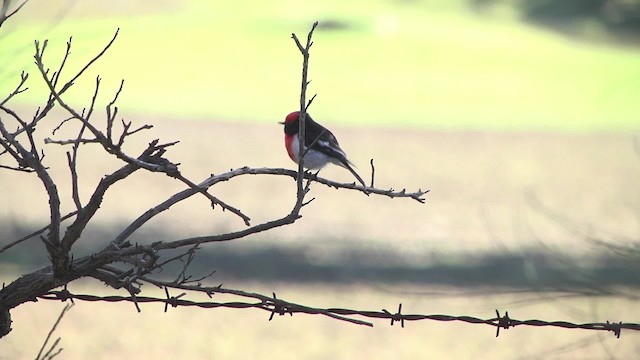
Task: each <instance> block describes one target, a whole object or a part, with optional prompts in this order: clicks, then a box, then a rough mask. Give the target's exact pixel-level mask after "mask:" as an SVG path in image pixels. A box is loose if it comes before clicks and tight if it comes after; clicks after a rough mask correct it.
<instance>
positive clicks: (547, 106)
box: [0, 0, 640, 359]
mask: <svg viewBox="0 0 640 360" xmlns="http://www.w3.org/2000/svg"><path fill="white" fill-rule="evenodd" d="M485 3H486V4H485ZM547 3H549V4H551V3H552V2H547ZM566 3H575V2H571V1H567V2H566ZM610 3H611V4H613V5H608V6H609V8H610V7H611V6H614V5H615V3H617V2H610ZM629 3H632V2H629ZM531 4H532V3H531V2H528V1H521V2H518V1H489V2H482V1H461V0H456V1H440V0H433V1H426V0H425V1H370V2H365V1H351V2H339V1H324V2H309V3H305V4H299V3H296V2H292V1H287V0H283V1H272V2H264V3H263V2H257V1H236V2H220V1H171V2H170V1H153V2H151V1H146V2H145V1H139V2H135V3H130V2H125V1H115V2H103V1H83V2H80V1H59V2H47V1H31V2H29V4H27V5H26V7H25V8H24V9H23V11H22V12H21V13H19V14H18V15H16V17H15V18H13V19H11V21H10V22H8V23H7V24H6V25H5V26H3V28H2V31H0V33H1V36H2V37H0V49H1V50H0V64H2V65H3V66H2V67H0V92H1V93H7V92H9V91H11V90H12V89H13V87H14V86H15V85H16V80H17V79H18V74H19V72H20V71H21V70H22V69H26V70H28V71H29V72H30V73H31V77H30V80H29V84H28V85H29V87H30V90H29V92H27V93H26V94H24V95H22V96H21V97H18V99H17V101H16V102H15V103H14V104H16V105H17V106H18V107H19V109H20V110H21V112H22V113H23V114H25V116H28V115H29V114H32V113H33V111H34V110H35V106H39V105H42V103H43V95H42V94H44V92H43V88H42V84H41V81H39V79H38V76H37V72H36V70H35V69H34V67H33V65H32V62H33V61H32V55H33V40H34V39H44V38H48V39H49V45H48V50H47V52H48V55H49V56H50V57H49V59H50V60H49V61H50V64H51V66H52V67H54V64H55V60H56V59H59V56H60V55H61V54H62V51H63V50H64V47H65V42H66V41H67V40H68V37H69V36H71V35H73V37H74V38H73V44H74V45H73V46H74V47H73V51H72V58H71V59H70V65H71V67H69V69H71V68H72V67H73V66H74V65H76V66H77V65H78V64H83V62H86V60H88V59H89V58H90V57H91V56H93V55H94V54H95V53H96V52H97V51H99V49H101V48H102V46H103V45H104V44H105V43H106V42H107V41H108V40H109V39H110V37H111V36H112V35H113V33H114V31H115V29H116V28H120V29H121V30H120V35H119V37H118V40H117V41H116V43H115V45H114V46H113V47H112V48H111V49H110V50H109V52H108V53H107V55H106V57H105V58H104V59H102V60H101V62H100V63H99V64H97V66H96V68H95V70H92V71H90V72H89V73H88V74H87V76H86V77H85V78H84V80H82V81H80V82H79V83H78V86H77V87H76V89H75V90H74V91H73V92H70V93H69V97H68V99H69V101H70V102H71V103H72V104H73V105H75V106H78V107H82V106H86V105H87V104H88V102H89V100H90V96H91V95H92V92H93V84H94V83H95V75H96V74H100V76H101V77H102V78H103V85H105V88H104V89H103V91H104V92H103V93H102V95H101V97H100V98H99V102H100V103H101V104H104V103H105V102H108V101H110V99H111V97H112V95H113V91H115V89H117V86H118V85H119V81H120V79H122V78H124V79H125V90H124V92H123V93H122V95H121V98H120V99H121V100H120V104H121V108H120V111H121V114H122V115H123V116H124V117H125V118H126V119H127V120H133V121H134V123H136V124H139V125H142V124H144V123H151V124H153V125H154V126H155V127H154V129H152V130H150V131H149V132H147V133H146V134H145V133H142V134H139V135H138V136H136V137H135V141H132V143H130V144H129V145H128V148H127V149H126V150H127V151H128V152H130V153H134V154H135V153H137V152H139V151H140V149H142V147H143V146H144V145H145V144H146V143H147V142H148V141H149V140H151V139H154V138H160V139H161V140H163V141H171V140H180V141H181V143H180V144H178V145H177V146H176V147H175V148H174V149H172V150H171V151H170V152H169V154H168V156H169V157H170V158H171V159H173V160H175V161H177V162H180V163H182V165H181V171H182V172H183V173H184V174H185V175H186V176H188V177H190V178H192V179H196V180H198V179H204V178H206V177H207V176H208V175H209V174H211V173H221V172H224V171H226V170H228V169H229V168H237V167H240V166H245V165H247V166H253V167H262V166H270V167H292V163H290V161H289V159H288V158H287V157H286V154H285V152H284V149H283V146H282V129H281V127H280V126H279V125H277V124H276V122H277V121H281V120H282V118H283V116H284V115H286V114H287V113H288V112H289V111H292V110H294V109H295V108H296V107H297V106H298V96H299V76H300V62H301V59H300V55H299V53H298V52H297V49H296V48H295V45H294V44H293V41H292V40H291V39H290V35H291V32H296V33H297V34H298V35H304V34H306V31H307V30H308V28H309V26H310V24H311V23H312V22H313V21H314V20H319V21H320V24H321V26H320V28H319V29H318V32H317V33H316V36H315V37H314V39H315V45H314V46H313V48H312V57H311V69H310V76H311V80H312V83H311V86H310V92H311V93H312V94H313V93H318V97H317V98H316V100H315V102H314V104H313V105H312V108H311V113H312V114H313V115H314V117H315V118H316V119H318V120H319V121H321V122H322V123H324V124H329V125H330V126H331V129H332V130H333V132H334V133H335V134H336V135H337V137H338V138H339V139H340V142H341V144H342V145H343V148H344V149H345V150H346V151H347V153H348V154H349V156H350V158H351V160H352V161H353V162H354V163H355V164H356V165H357V166H358V169H359V171H360V172H361V173H363V175H364V174H366V176H364V177H365V178H367V177H368V174H369V167H368V163H369V159H371V158H373V159H375V164H376V175H377V176H376V184H377V185H379V186H380V187H383V188H384V187H391V186H393V187H395V188H399V187H406V188H407V189H408V190H411V189H415V188H418V187H421V188H423V189H424V188H428V189H431V190H432V191H431V192H430V193H429V194H428V195H427V199H428V200H427V204H426V205H421V204H418V203H415V202H410V201H399V200H397V199H396V200H391V199H387V198H379V197H366V196H364V195H363V194H360V193H355V192H346V191H336V190H334V189H329V188H325V187H323V186H321V185H314V186H313V188H312V195H313V196H314V197H316V200H315V201H314V202H313V203H312V204H311V205H310V206H309V207H307V208H306V209H305V211H304V212H303V216H304V217H303V218H302V219H301V221H299V222H298V223H296V224H294V225H292V226H290V227H286V228H282V229H277V230H275V231H272V232H269V233H266V234H260V235H256V236H253V237H251V238H248V239H245V240H242V241H239V242H232V243H228V244H216V245H214V246H211V247H209V248H208V249H207V252H206V253H204V254H203V255H201V256H200V257H199V258H198V259H197V260H198V261H197V264H196V266H195V267H194V269H193V270H194V271H195V272H203V273H204V272H208V271H210V270H212V269H215V270H217V273H216V275H215V276H214V278H213V279H212V281H213V285H217V284H219V283H224V284H225V286H228V287H237V288H244V289H246V290H249V291H256V292H263V293H266V294H270V293H271V292H272V291H275V292H276V293H277V294H278V297H279V298H284V299H287V300H291V301H294V302H299V303H303V304H309V305H312V306H318V307H352V308H361V309H372V310H379V309H380V308H383V307H384V308H387V309H389V310H394V309H396V307H397V304H398V303H399V302H402V303H403V309H406V312H408V313H427V314H429V313H444V314H451V315H474V316H479V317H491V316H493V315H494V313H495V309H496V308H497V309H500V310H501V311H503V310H508V311H509V313H510V315H511V316H512V317H514V318H519V319H524V318H542V319H544V320H569V321H573V322H590V321H605V320H611V321H628V322H638V321H639V320H638V319H637V314H638V305H637V301H636V298H635V297H634V296H633V293H634V292H637V288H638V280H637V279H638V278H639V277H638V266H637V257H635V256H634V255H633V254H634V251H636V250H635V249H636V248H634V246H636V245H635V244H637V239H638V233H639V232H640V221H639V219H640V216H639V215H638V214H639V212H640V192H639V191H638V183H639V180H640V153H639V150H638V148H637V147H634V139H636V140H635V141H637V135H636V134H637V133H638V130H639V129H640V120H639V119H638V118H639V115H640V111H639V110H638V104H640V92H639V91H638V89H639V88H640V87H639V86H638V85H640V49H639V48H638V43H637V41H636V39H637V37H636V36H635V35H634V34H635V33H634V29H633V27H630V26H622V25H621V24H624V22H623V21H619V25H618V26H612V25H611V24H610V23H608V22H606V21H604V20H602V21H600V20H598V17H596V16H595V15H594V16H577V15H575V14H574V15H575V16H573V17H572V16H571V14H570V13H569V14H566V13H565V14H564V15H563V16H562V17H561V18H560V20H555V21H553V17H551V18H550V17H548V16H547V17H535V16H534V17H531V14H532V13H533V14H534V15H535V11H533V10H536V8H535V7H534V6H533V5H531ZM578 8H579V9H582V8H581V7H580V6H578ZM532 9H533V10H532ZM537 9H538V10H536V11H541V10H539V8H537ZM560 10H561V9H560ZM560 10H558V11H559V12H560V13H562V12H561V11H560ZM607 11H609V12H610V11H612V10H607ZM578 13H579V12H578ZM605 13H606V12H605ZM552 14H553V13H552ZM596 14H597V13H596ZM578 15H579V14H578ZM592 15H593V14H592ZM623 18H624V17H623ZM606 19H608V18H605V20H606ZM543 20H544V21H543ZM70 73H71V72H69V73H67V75H69V74H70ZM100 115H101V114H100ZM64 117H65V116H64V114H62V113H54V114H53V115H52V120H54V119H63V118H64ZM99 119H100V118H96V121H100V120H99ZM54 123H55V121H52V122H51V123H49V124H46V125H45V124H43V125H42V127H41V129H40V130H41V131H43V133H46V134H47V135H48V134H49V133H50V132H49V130H50V128H52V127H53V126H55V124H54ZM64 131H69V134H70V133H72V132H71V129H63V132H62V133H59V134H58V135H57V136H59V137H60V138H64V136H65V133H64ZM240 139H242V140H240ZM247 144H252V146H247ZM45 150H46V151H47V159H48V161H49V163H48V165H49V166H50V168H51V171H52V174H53V176H54V177H55V179H56V180H58V181H59V182H60V183H61V186H60V191H61V193H63V194H69V193H70V189H69V182H68V169H67V166H66V160H65V157H64V150H65V149H61V148H59V147H55V146H51V145H49V146H46V147H45ZM119 166H120V164H119V163H118V162H117V161H114V160H113V159H108V158H104V157H102V156H101V152H100V151H99V150H98V149H96V148H94V147H91V146H87V147H85V149H84V150H83V152H81V154H80V167H79V173H80V176H81V178H82V180H81V181H82V183H81V194H82V197H83V198H84V199H87V198H88V196H89V194H90V193H91V191H92V188H93V187H94V186H95V184H96V183H97V182H98V181H99V179H100V177H101V176H102V175H104V174H105V173H108V172H111V171H113V170H115V169H117V168H118V167H119ZM322 175H323V176H326V177H328V178H331V179H336V180H342V181H351V180H352V179H351V178H350V174H349V173H348V172H345V171H344V170H342V169H336V168H327V169H326V170H323V171H322ZM0 186H1V188H2V195H1V199H2V203H3V204H4V205H3V206H1V207H0V222H1V224H2V225H0V239H2V244H4V243H7V242H9V241H11V240H13V239H15V238H18V237H20V236H23V235H24V234H27V233H29V232H31V231H33V230H34V229H36V228H39V227H41V226H43V225H45V224H46V222H47V219H48V216H47V213H46V211H47V208H46V201H47V200H46V197H45V193H44V191H43V190H42V186H41V184H39V183H38V181H37V179H36V178H35V177H34V176H31V175H26V174H15V173H10V172H6V171H0ZM180 190H182V188H181V187H180V186H177V184H174V183H173V182H172V181H170V179H163V178H158V177H157V176H153V174H136V175H135V176H133V177H132V178H131V179H130V181H128V182H127V184H123V185H119V186H116V187H115V188H114V189H113V191H112V192H111V193H109V194H108V196H107V197H106V198H105V202H104V203H103V205H102V207H101V210H100V212H99V213H98V214H97V215H96V222H95V224H94V225H93V226H92V227H90V228H89V229H88V230H87V235H86V236H85V237H84V238H83V241H84V243H83V244H82V246H83V247H82V248H81V249H79V250H78V253H77V254H74V255H76V256H81V255H84V254H86V253H89V252H90V251H91V249H93V248H96V247H99V244H102V243H103V242H104V241H105V240H106V239H109V236H113V234H114V233H116V234H117V233H119V232H120V230H121V229H122V227H123V226H126V224H128V222H130V221H131V220H132V219H134V218H135V217H136V216H138V215H139V214H141V213H142V212H144V211H145V210H147V209H148V208H149V207H152V206H154V205H155V204H157V203H159V202H160V201H162V200H163V199H164V198H166V196H168V195H171V194H173V193H175V192H177V191H180ZM214 194H215V195H217V196H220V197H221V198H222V199H224V200H225V201H227V202H229V203H231V204H233V205H234V206H236V207H239V208H242V209H245V210H246V212H247V213H248V215H249V216H251V217H252V219H253V221H254V222H256V223H257V222H258V221H262V220H266V219H269V218H273V217H275V216H280V215H282V214H285V213H286V212H288V211H289V210H290V207H291V205H292V204H293V201H294V195H295V189H294V183H293V182H292V181H291V180H290V179H284V178H277V177H251V178H246V179H239V180H238V181H237V182H234V183H229V184H221V185H220V186H218V187H217V188H216V189H214ZM73 208H74V205H73V203H72V201H71V200H67V201H66V202H63V209H64V210H66V211H71V210H72V209H73ZM242 227H243V225H242V222H241V221H240V220H239V219H236V218H234V217H233V216H232V215H230V214H226V213H221V212H219V211H217V210H216V211H213V212H212V211H211V210H210V209H209V207H208V204H207V202H206V201H204V200H203V199H196V200H193V201H191V202H189V203H187V204H183V205H180V206H178V207H177V208H176V209H175V211H174V212H171V213H169V214H163V215H161V216H159V217H158V218H157V219H156V220H154V221H153V222H151V223H150V224H149V226H148V227H146V228H144V229H143V232H142V233H141V234H139V235H138V236H137V237H136V238H135V239H134V240H135V241H139V242H152V241H156V240H164V239H170V238H176V237H188V236H196V235H203V234H210V233H218V232H221V231H229V230H234V229H240V228H242ZM619 247H622V248H624V250H625V251H624V252H625V254H626V255H631V256H620V253H619V251H618V250H619ZM44 262H46V253H45V250H44V248H43V247H42V246H41V245H40V244H39V243H38V241H37V240H32V242H31V243H30V244H28V245H25V246H23V247H21V248H18V249H15V250H10V251H8V252H6V253H2V254H0V264H1V266H2V271H1V274H2V279H1V280H2V281H4V282H9V281H11V280H12V279H13V278H14V277H15V276H16V274H19V273H20V272H21V271H24V270H25V269H37V268H39V267H41V265H42V264H43V263H44ZM70 289H71V290H72V291H73V292H95V291H106V290H104V289H103V287H102V285H100V284H96V283H95V282H90V281H85V282H81V283H79V284H72V286H71V287H70ZM560 290H562V291H560ZM105 293H106V292H105ZM585 293H590V294H592V296H585ZM567 294H573V295H572V296H571V297H567ZM576 294H577V295H576ZM216 296H218V295H216ZM214 300H216V301H219V300H220V301H221V300H223V299H214ZM60 308H61V304H59V303H49V302H44V301H40V302H38V303H34V304H27V305H24V306H21V307H20V308H18V309H16V310H15V311H14V312H13V316H14V321H15V323H14V325H15V329H14V331H13V333H12V334H11V335H9V336H8V337H6V338H4V339H2V340H1V342H0V359H14V358H30V357H33V356H35V353H37V349H38V347H39V345H40V341H41V339H44V336H45V335H46V332H47V331H48V329H49V326H50V324H51V323H52V322H53V321H54V319H55V317H56V316H57V312H58V310H59V309H60ZM267 318H268V314H266V313H260V312H258V311H250V312H244V311H227V310H213V311H194V310H190V309H177V310H176V309H174V310H173V311H171V310H170V311H169V313H167V314H164V313H162V309H161V307H153V306H149V307H147V308H143V313H142V314H137V313H136V312H135V309H134V308H133V306H131V305H129V304H119V305H113V306H111V305H105V304H85V303H79V304H77V306H76V307H74V309H73V310H72V311H71V313H69V315H68V317H67V318H65V319H64V320H63V323H62V324H61V326H60V328H59V334H60V335H62V336H63V343H62V344H63V347H64V348H65V351H64V352H63V354H62V356H63V358H74V359H81V358H87V357H92V358H104V359H107V358H127V357H131V356H132V354H144V356H143V357H145V358H173V357H176V356H178V355H180V356H184V357H186V358H231V359H233V358H237V359H242V358H255V357H258V356H260V357H261V358H278V359H289V358H290V359H298V358H317V359H326V358H343V359H348V358H355V357H364V356H366V357H367V358H380V359H389V358H445V357H447V358H478V357H483V358H484V357H497V358H506V359H513V358H523V359H537V358H545V359H546V358H566V357H570V358H603V357H607V356H609V357H612V358H622V359H624V358H629V357H632V356H633V355H634V354H637V353H638V350H640V348H638V344H639V343H640V341H638V340H639V338H638V335H637V334H633V333H630V332H623V334H622V337H621V339H615V337H614V336H613V335H612V334H594V333H590V332H580V331H575V330H572V331H571V330H554V329H531V328H515V329H510V330H508V331H506V332H504V334H501V336H500V338H498V339H495V338H494V336H495V333H494V331H493V329H490V328H485V327H476V326H471V325H466V324H451V323H431V322H422V323H409V324H408V325H407V326H406V328H405V329H400V328H399V327H397V326H394V327H389V326H388V324H387V323H385V322H378V323H376V327H375V328H374V329H365V328H358V327H356V326H353V325H348V324H342V323H339V322H335V321H333V320H328V319H322V318H316V317H312V316H301V315H296V316H294V317H288V316H287V317H282V318H276V319H274V321H272V322H267V321H266V320H267ZM151 338H154V339H152V340H151Z"/></svg>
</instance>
